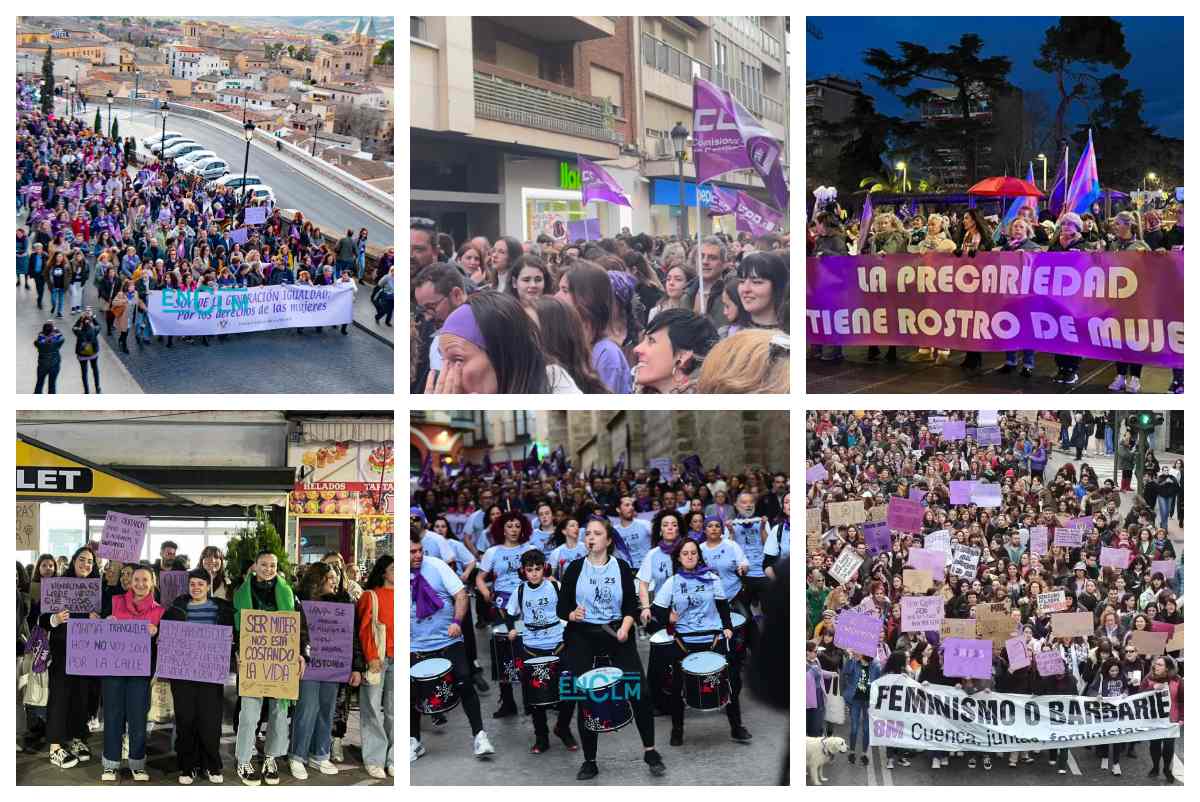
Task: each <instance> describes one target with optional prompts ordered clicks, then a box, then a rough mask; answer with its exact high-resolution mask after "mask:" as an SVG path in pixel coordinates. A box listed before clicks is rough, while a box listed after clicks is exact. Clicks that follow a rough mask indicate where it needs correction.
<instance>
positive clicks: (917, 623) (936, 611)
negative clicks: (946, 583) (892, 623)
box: [900, 596, 946, 632]
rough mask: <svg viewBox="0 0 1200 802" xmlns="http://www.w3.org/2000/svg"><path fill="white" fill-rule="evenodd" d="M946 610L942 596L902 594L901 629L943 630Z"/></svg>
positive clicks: (909, 630) (906, 630) (918, 630)
mask: <svg viewBox="0 0 1200 802" xmlns="http://www.w3.org/2000/svg"><path fill="white" fill-rule="evenodd" d="M945 610H946V608H945V605H944V604H943V603H942V597H941V596H902V597H901V598H900V631H901V632H941V629H942V619H943V618H945Z"/></svg>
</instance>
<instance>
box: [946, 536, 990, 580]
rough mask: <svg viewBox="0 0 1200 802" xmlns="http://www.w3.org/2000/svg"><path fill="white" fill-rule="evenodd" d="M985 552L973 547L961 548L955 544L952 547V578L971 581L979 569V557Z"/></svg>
mask: <svg viewBox="0 0 1200 802" xmlns="http://www.w3.org/2000/svg"><path fill="white" fill-rule="evenodd" d="M982 553H983V552H982V551H981V550H980V549H978V548H975V547H973V546H960V545H959V544H957V543H955V544H954V545H953V546H951V547H950V576H957V577H960V578H962V579H970V578H972V577H974V576H975V572H976V571H977V570H978V568H979V557H980V555H981V554H982Z"/></svg>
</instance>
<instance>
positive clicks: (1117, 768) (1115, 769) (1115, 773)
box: [1112, 763, 1121, 777]
mask: <svg viewBox="0 0 1200 802" xmlns="http://www.w3.org/2000/svg"><path fill="white" fill-rule="evenodd" d="M1112 772H1113V776H1114V777H1120V776H1121V764H1120V763H1114V764H1113V768H1112Z"/></svg>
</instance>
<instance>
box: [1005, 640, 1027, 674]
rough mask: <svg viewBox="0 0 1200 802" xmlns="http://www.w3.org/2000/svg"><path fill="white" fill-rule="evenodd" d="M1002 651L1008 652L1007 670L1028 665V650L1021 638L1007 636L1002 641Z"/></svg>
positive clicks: (1016, 669) (1015, 669)
mask: <svg viewBox="0 0 1200 802" xmlns="http://www.w3.org/2000/svg"><path fill="white" fill-rule="evenodd" d="M1004 651H1005V652H1006V653H1007V654H1008V670H1009V671H1019V670H1020V669H1022V668H1025V667H1026V666H1028V665H1029V650H1028V649H1026V648H1025V641H1024V640H1022V639H1021V638H1009V639H1008V640H1006V641H1004Z"/></svg>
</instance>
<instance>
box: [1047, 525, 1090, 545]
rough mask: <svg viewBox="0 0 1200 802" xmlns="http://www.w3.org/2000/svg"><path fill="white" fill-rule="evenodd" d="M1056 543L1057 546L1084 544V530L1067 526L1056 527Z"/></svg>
mask: <svg viewBox="0 0 1200 802" xmlns="http://www.w3.org/2000/svg"><path fill="white" fill-rule="evenodd" d="M1054 545H1056V546H1082V545H1083V530H1082V529H1071V528H1070V527H1065V526H1056V527H1054Z"/></svg>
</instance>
